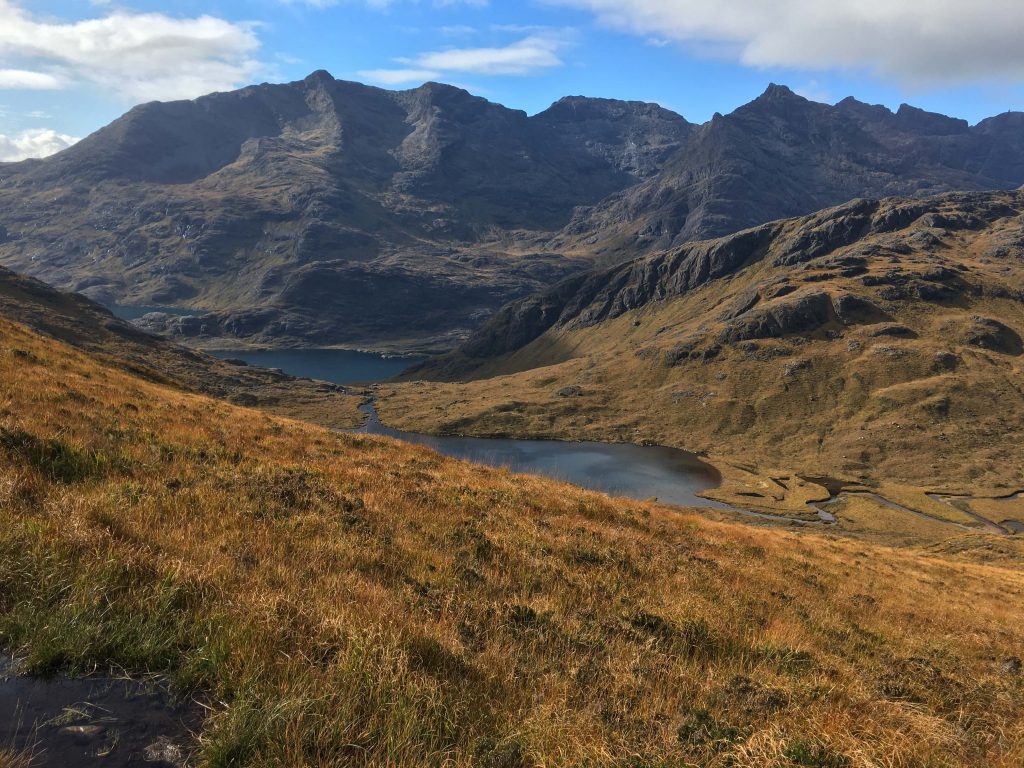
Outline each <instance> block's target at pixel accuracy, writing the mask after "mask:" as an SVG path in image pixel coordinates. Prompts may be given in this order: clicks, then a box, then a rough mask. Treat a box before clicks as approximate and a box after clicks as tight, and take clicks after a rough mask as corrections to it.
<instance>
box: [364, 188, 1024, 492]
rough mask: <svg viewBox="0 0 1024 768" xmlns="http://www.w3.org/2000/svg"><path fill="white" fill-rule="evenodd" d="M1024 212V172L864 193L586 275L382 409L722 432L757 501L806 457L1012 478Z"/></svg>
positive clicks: (964, 482)
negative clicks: (876, 196)
mask: <svg viewBox="0 0 1024 768" xmlns="http://www.w3.org/2000/svg"><path fill="white" fill-rule="evenodd" d="M1022 214H1024V192H1010V193H975V194H966V193H962V194H948V195H944V196H938V197H932V198H927V199H922V200H907V199H899V198H897V199H887V200H883V201H874V200H857V201H854V202H851V203H849V204H847V205H844V206H840V207H838V208H833V209H828V210H825V211H822V212H820V213H817V214H814V215H811V216H808V217H804V218H799V219H790V220H784V221H779V222H774V223H771V224H767V225H763V226H761V227H757V228H754V229H751V230H747V231H744V232H741V233H739V234H736V235H734V236H730V237H726V238H722V239H719V240H711V241H705V242H700V243H696V244H691V245H686V246H682V247H680V248H676V249H672V250H669V251H665V252H660V253H656V254H653V255H651V256H648V257H645V258H641V259H638V260H635V261H631V262H627V263H625V264H622V265H620V266H617V267H614V268H610V269H607V270H603V271H596V272H592V273H589V274H586V275H582V276H580V277H577V278H573V279H570V280H568V281H566V282H564V283H562V284H560V285H559V286H556V287H555V288H553V289H551V290H550V291H548V292H546V293H543V294H540V295H538V296H535V297H531V298H528V299H524V300H522V301H519V302H516V303H513V304H510V305H509V306H507V307H505V308H504V309H503V310H501V311H500V312H499V313H498V314H497V315H496V316H495V318H494V319H493V320H492V321H490V322H489V323H488V324H487V325H486V326H485V327H484V328H483V329H482V330H481V331H480V332H478V333H477V334H476V335H475V336H474V337H472V338H471V339H470V340H469V341H468V342H467V343H466V344H465V345H464V346H463V347H462V348H461V349H460V350H459V351H457V352H455V353H452V354H450V355H448V356H445V357H442V358H439V359H437V360H435V361H432V362H430V363H428V364H426V365H425V366H424V367H422V368H421V369H419V370H417V371H413V372H411V373H410V374H408V376H407V378H408V379H419V380H424V381H418V382H416V383H410V384H403V385H400V386H397V387H388V386H384V387H382V388H381V391H380V394H381V397H382V402H381V407H380V411H381V415H382V418H383V419H384V420H385V421H386V422H388V423H390V424H393V425H394V426H397V427H400V428H403V429H408V430H416V431H437V432H454V433H469V434H488V435H489V434H503V435H520V436H535V437H539V436H554V437H562V438H587V439H600V440H620V441H629V442H653V443H657V444H664V445H671V446H677V447H682V448H686V449H689V450H692V451H697V452H703V453H706V454H709V455H710V456H711V457H712V460H713V461H714V462H715V463H719V464H721V465H723V466H725V465H729V466H732V467H733V468H734V469H735V470H736V473H739V475H738V476H742V477H743V478H745V480H744V482H745V483H746V484H747V485H748V487H747V488H746V489H745V490H744V494H745V497H746V498H745V503H746V504H763V505H767V506H771V505H772V503H773V502H772V497H773V495H777V494H783V493H784V491H782V490H780V489H779V488H778V487H777V485H776V484H775V483H774V482H773V481H772V480H771V479H770V478H771V477H773V476H784V475H786V474H787V473H793V472H799V473H802V474H804V475H805V476H807V475H809V476H817V477H832V478H841V479H843V480H845V481H847V482H850V483H862V484H869V485H874V486H876V487H877V485H878V484H881V483H887V482H897V483H903V484H906V485H909V486H912V487H915V488H917V489H919V490H942V491H951V492H980V493H988V494H995V495H1005V494H1008V493H1012V492H1014V491H1017V490H1019V489H1020V488H1022V487H1024V455H1022V453H1021V451H1020V445H1021V440H1022V438H1024V386H1022V381H1024V377H1022V374H1024V369H1022V365H1024V362H1022V361H1024V355H1022V351H1024V346H1022V341H1021V337H1022V335H1024V215H1022ZM446 382H454V383H446ZM747 472H749V473H751V476H748V475H745V474H744V473H747ZM772 489H774V490H772ZM918 501H919V502H921V503H926V500H925V499H923V497H920V494H918ZM801 504H802V502H801Z"/></svg>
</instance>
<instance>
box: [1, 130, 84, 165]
mask: <svg viewBox="0 0 1024 768" xmlns="http://www.w3.org/2000/svg"><path fill="white" fill-rule="evenodd" d="M78 140H79V139H78V138H77V137H75V136H67V135H66V134H63V133H57V132H56V131H54V130H52V129H50V128H31V129H29V130H27V131H22V132H21V133H16V134H13V135H9V136H8V135H4V134H2V133H0V162H14V161H17V160H27V159H28V158H30V157H47V156H48V155H52V154H54V153H55V152H60V151H61V150H62V149H67V148H68V147H70V146H71V145H72V144H74V143H75V142H77V141H78Z"/></svg>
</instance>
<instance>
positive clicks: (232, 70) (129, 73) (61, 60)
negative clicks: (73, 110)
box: [0, 0, 262, 101]
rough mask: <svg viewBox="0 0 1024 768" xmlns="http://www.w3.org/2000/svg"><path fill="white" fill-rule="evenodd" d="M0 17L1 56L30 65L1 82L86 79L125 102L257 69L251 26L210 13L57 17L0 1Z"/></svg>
mask: <svg viewBox="0 0 1024 768" xmlns="http://www.w3.org/2000/svg"><path fill="white" fill-rule="evenodd" d="M0 18H2V19H3V23H2V24H0V56H3V58H4V59H6V60H17V61H19V62H26V63H28V62H31V63H32V64H33V65H34V66H33V70H31V71H30V70H15V69H12V70H3V72H6V73H8V74H7V80H6V81H5V79H3V76H2V75H0V88H18V87H20V88H25V87H36V88H43V87H47V88H58V87H62V86H68V85H72V84H75V83H80V82H82V81H86V82H91V83H94V84H97V85H100V86H101V87H103V88H105V89H108V90H109V91H111V92H113V93H116V94H118V95H120V96H121V97H123V98H124V99H126V100H130V101H141V100H150V99H177V98H192V97H195V96H199V95H201V94H204V93H209V92H211V91H217V90H225V89H228V88H234V87H237V86H239V85H241V84H243V83H245V82H248V81H250V80H251V79H252V77H253V76H254V75H255V74H256V73H257V72H258V71H259V70H260V69H261V67H262V65H261V64H260V62H259V61H258V60H257V59H256V57H255V54H256V51H257V49H258V48H259V40H258V39H257V36H256V33H255V30H254V27H253V25H251V24H245V23H235V22H230V21H226V20H224V19H221V18H217V17H215V16H198V17H196V18H191V19H187V18H186V19H180V18H172V17H170V16H167V15H164V14H161V13H131V12H127V11H121V10H116V11H112V12H110V13H107V14H105V15H103V16H99V17H97V18H93V19H87V20H84V21H76V22H66V23H62V22H59V21H56V22H55V21H50V20H45V21H44V20H40V19H37V18H36V17H34V16H33V15H32V14H30V13H29V12H28V11H26V10H24V9H23V8H22V7H21V6H19V5H16V4H15V3H14V2H11V0H0ZM5 82H6V84H5ZM33 83H34V84H35V85H34V86H33V85H32V84H33Z"/></svg>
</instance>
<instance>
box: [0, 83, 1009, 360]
mask: <svg viewBox="0 0 1024 768" xmlns="http://www.w3.org/2000/svg"><path fill="white" fill-rule="evenodd" d="M1021 125H1022V122H1021V116H1020V115H1016V114H1007V115H1000V116H999V117H996V118H992V119H991V120H986V121H984V122H983V123H981V124H979V125H978V126H975V127H973V128H972V127H969V126H967V125H966V124H965V123H963V121H958V120H954V119H951V118H946V117H944V116H941V115H932V114H929V113H925V112H921V111H920V110H914V109H912V108H909V107H906V108H903V109H901V110H900V111H899V112H897V113H895V114H894V113H892V112H889V111H888V110H886V109H884V108H881V107H871V106H868V105H864V104H860V103H859V102H856V101H853V100H847V101H844V102H841V103H840V104H838V105H836V106H834V107H831V106H827V105H824V104H815V103H813V102H810V101H807V100H806V99H803V98H801V97H799V96H797V95H795V94H793V93H792V92H791V91H789V90H788V89H786V88H784V87H781V86H772V87H771V88H769V89H768V90H767V91H766V92H765V94H764V95H762V96H761V97H760V98H758V99H756V100H755V101H754V102H752V103H750V104H748V105H746V106H743V107H741V108H740V109H737V110H736V111H735V112H733V113H732V114H730V115H726V116H720V115H719V116H716V117H715V118H714V119H713V120H711V121H710V122H709V123H707V124H705V125H703V126H695V125H692V124H690V123H689V122H687V121H686V120H685V119H684V118H683V117H681V116H680V115H677V114H676V113H674V112H672V111H670V110H667V109H664V108H662V107H660V106H658V105H654V104H645V103H641V102H635V101H616V100H610V99H592V98H584V97H580V96H573V97H567V98H564V99H561V100H559V101H558V102H556V103H555V104H553V105H552V106H551V107H550V108H549V109H547V110H545V111H543V112H541V113H539V114H537V115H533V116H528V115H527V114H525V113H524V112H521V111H519V110H514V109H507V108H506V107H503V106H501V105H499V104H494V103H491V102H489V101H487V100H486V99H482V98H479V97H476V96H473V95H471V94H469V93H467V92H466V91H464V90H462V89H459V88H455V87H452V86H447V85H442V84H438V83H427V84H426V85H423V86H421V87H419V88H414V89H411V90H406V91H388V90H384V89H380V88H374V87H370V86H365V85H361V84H359V83H351V82H344V81H339V80H336V79H335V78H333V77H332V76H331V75H329V74H328V73H326V72H323V71H318V72H314V73H313V74H311V75H310V76H309V77H307V78H305V79H304V80H301V81H298V82H294V83H286V84H279V85H267V84H264V85H258V86H252V87H249V88H244V89H242V90H239V91H235V92H232V93H219V94H212V95H210V96H206V97H203V98H200V99H196V100H195V101H183V102H173V103H151V104H144V105H141V106H139V107H136V108H134V109H132V110H131V111H129V112H128V113H127V114H125V115H124V116H123V117H121V118H120V119H118V120H116V121H115V122H113V123H112V124H110V125H109V126H107V127H105V128H103V129H101V130H99V131H97V132H96V133H95V134H93V135H92V136H89V137H88V138H86V139H85V140H83V141H82V142H80V143H79V144H77V145H75V146H74V147H72V148H70V149H68V150H66V151H65V152H62V153H59V154H58V155H56V156H54V157H52V158H48V159H46V160H42V161H38V160H33V161H26V162H24V163H18V164H4V165H3V169H2V171H0V262H2V263H4V264H6V265H8V266H11V267H13V268H15V269H17V270H19V271H23V272H26V273H29V274H32V275H34V276H36V277H39V278H41V279H44V280H46V281H48V282H50V283H51V284H54V285H56V286H58V287H60V288H64V289H68V290H74V291H83V292H85V293H86V294H87V295H89V296H90V297H91V298H94V299H97V300H100V301H104V302H107V303H117V304H136V305H147V306H148V305H163V306H167V307H172V308H174V307H177V308H191V309H195V310H196V314H197V315H202V316H204V318H205V319H204V322H203V323H201V324H200V327H199V330H198V332H197V329H196V327H195V323H194V322H193V323H184V322H180V321H174V322H171V323H169V324H168V325H167V327H168V328H169V329H171V330H173V331H181V332H182V333H186V334H188V335H187V338H189V339H196V338H205V336H204V332H203V331H202V330H201V329H202V327H205V328H206V332H205V333H206V334H207V335H209V334H222V335H224V336H226V337H232V336H235V335H237V336H238V337H239V338H240V339H242V340H244V341H247V342H257V343H261V344H283V343H306V344H310V343H314V344H324V343H330V344H350V345H354V346H364V347H378V348H384V347H390V348H395V346H403V347H405V348H407V349H408V348H410V347H411V346H412V347H419V348H431V349H437V348H443V347H450V346H451V345H452V344H454V343H456V342H457V341H458V340H460V339H464V338H465V337H466V336H467V335H468V334H470V332H472V331H473V330H475V329H477V328H479V326H480V325H481V324H482V322H483V320H484V319H486V318H487V317H489V316H491V315H492V314H493V313H494V312H495V311H496V310H497V309H498V308H499V307H501V306H502V305H503V304H505V303H506V302H508V301H510V300H513V299H516V298H519V297H523V296H526V295H529V294H531V293H535V292H537V291H541V290H543V289H546V288H548V287H550V286H552V285H554V284H555V283H557V282H559V281H560V280H563V279H565V278H567V277H570V276H572V275H574V274H578V273H580V272H582V271H583V270H585V269H587V268H589V267H591V266H593V265H594V264H595V263H597V264H608V265H613V264H617V263H622V262H625V261H629V260H630V259H634V258H635V257H637V256H638V255H642V254H645V253H652V254H653V253H660V252H662V251H664V252H668V253H670V254H673V255H672V256H670V257H668V258H666V259H664V260H662V261H661V262H659V263H653V262H652V263H650V264H645V265H642V266H640V267H638V268H636V269H638V270H639V273H638V272H637V271H635V270H634V267H630V268H629V269H628V270H626V271H625V272H621V273H617V275H616V276H614V278H613V282H614V281H618V283H617V284H615V285H611V284H591V283H589V282H587V283H586V285H584V286H583V290H584V293H585V294H586V300H585V302H583V304H581V305H580V308H581V312H580V313H575V312H574V311H573V310H571V309H570V313H571V314H573V315H574V316H575V315H577V314H578V315H579V316H580V318H579V319H580V322H582V323H587V322H598V321H600V320H601V319H604V318H608V317H614V316H615V315H616V314H619V313H621V312H623V311H628V310H629V309H630V308H632V307H636V306H641V305H642V304H643V303H645V302H646V301H648V300H650V299H652V298H657V297H658V296H670V295H674V294H675V293H678V292H679V291H684V290H690V289H692V287H693V286H695V285H699V284H701V282H702V281H704V280H706V279H707V277H708V276H712V277H713V276H715V275H721V274H724V273H727V272H728V270H729V269H733V268H735V267H736V266H737V265H738V264H741V263H742V262H743V261H744V259H748V258H749V257H751V254H752V253H753V252H754V251H756V247H753V246H751V244H750V242H749V239H750V238H751V237H757V236H755V235H750V234H747V235H745V238H746V239H745V240H739V241H730V242H728V243H725V242H723V243H718V244H716V245H714V246H708V248H707V252H706V253H704V254H703V255H698V254H697V252H696V251H694V250H690V249H686V248H684V246H686V245H687V244H688V243H691V242H695V241H698V240H700V239H702V238H706V237H712V236H724V235H726V234H728V233H733V232H737V231H739V230H742V229H743V228H745V227H747V228H756V227H759V226H761V225H763V223H764V222H767V221H771V220H774V219H778V218H779V217H782V216H790V215H798V214H804V213H807V212H810V211H813V210H817V209H820V208H822V207H825V206H829V205H835V204H839V203H843V202H845V201H848V200H851V199H854V198H863V197H865V196H871V197H877V196H881V195H888V194H900V195H916V194H918V193H920V192H923V191H926V190H927V191H938V190H943V189H953V188H958V189H988V188H1000V187H1016V186H1019V185H1020V184H1021V183H1022V182H1024V139H1022V138H1021V136H1022V135H1024V134H1022V132H1021V130H1020V127H1021ZM933 213H934V212H933ZM921 215H923V210H919V204H918V203H917V202H916V201H914V200H908V201H905V202H904V203H903V204H902V206H901V207H893V206H886V207H885V208H884V210H883V209H879V208H878V204H877V203H873V202H872V201H870V200H863V199H857V200H854V202H852V203H850V204H849V205H848V206H846V207H845V208H844V210H843V212H842V213H841V214H840V213H835V212H833V213H830V214H829V215H828V216H827V217H826V218H824V219H822V220H821V221H818V222H817V223H815V224H810V223H809V224H808V226H807V227H805V228H804V229H802V230H800V231H799V232H795V233H793V234H792V237H793V240H792V242H790V243H789V244H788V245H787V247H785V248H782V247H781V246H780V247H779V248H778V249H776V251H775V252H774V253H773V257H774V258H777V259H779V260H780V263H783V264H805V263H809V262H816V260H818V259H820V258H821V257H823V256H826V255H828V254H829V253H832V252H835V251H836V250H838V249H843V248H846V247H847V246H848V245H849V244H850V243H852V242H855V241H857V239H858V238H859V237H861V236H863V235H864V234H865V233H872V232H881V231H899V230H900V229H902V228H904V227H905V226H907V224H908V222H911V221H916V220H918V219H919V218H920V216H921ZM986 221H987V219H986V218H985V216H984V215H982V214H981V213H978V212H975V213H973V214H972V215H971V216H967V217H959V218H958V217H957V216H953V215H950V214H949V213H944V214H942V215H941V216H939V215H936V216H933V218H932V219H931V220H930V221H929V226H928V228H926V229H922V231H921V232H920V233H919V237H920V238H922V242H925V241H927V242H931V243H932V244H934V242H936V241H937V240H938V239H941V234H940V233H941V232H949V231H966V230H967V229H970V228H972V227H978V226H984V224H985V222H986ZM764 234H765V233H764V232H762V233H761V235H764ZM769 234H770V233H769ZM701 247H703V246H701ZM992 247H993V249H1002V250H1005V251H1006V252H1017V251H1019V250H1021V247H1022V246H1021V245H1020V244H1014V243H1008V244H1002V243H998V244H997V243H993V245H992ZM730 248H734V249H736V250H735V252H730V250H729V249H730ZM1015 249H1016V250H1015ZM581 257H582V258H581ZM848 258H849V259H852V260H851V261H849V262H848V263H843V264H840V263H835V264H831V265H817V267H816V268H817V269H818V270H819V271H818V272H817V276H818V277H819V278H822V276H823V275H825V273H826V269H827V270H828V271H830V272H831V273H840V274H850V273H852V272H856V271H857V270H859V269H862V266H861V265H859V264H858V263H857V262H856V256H852V255H851V256H848ZM673 259H675V261H673ZM641 273H642V274H641ZM666 275H667V277H666ZM940 282H941V281H940ZM936 285H938V284H933V285H931V286H929V285H924V284H921V285H917V284H915V285H902V286H897V285H894V286H893V292H894V293H895V292H899V291H909V292H911V293H913V292H915V291H916V292H920V293H922V294H926V293H929V292H930V295H932V296H933V297H934V298H935V300H938V301H942V300H946V299H945V296H946V295H947V294H946V293H945V291H946V289H947V288H948V287H949V286H948V285H947V284H943V285H945V286H946V287H943V285H938V287H936ZM762 298H769V297H768V296H767V294H766V295H765V296H763V297H762ZM584 304H585V305H586V306H584ZM584 309H585V310H586V312H582V310H584ZM549 316H550V312H549V311H547V310H544V311H541V312H540V314H539V315H538V318H539V319H537V318H534V312H533V311H531V312H526V311H524V313H523V314H522V317H521V318H520V320H522V321H523V322H524V323H525V324H527V325H531V326H533V325H536V327H540V326H542V325H543V323H544V322H546V321H547V319H548V318H549ZM504 322H505V323H506V324H507V323H508V318H505V319H504ZM537 323H539V325H537ZM196 332H197V333H198V335H196ZM527 335H528V334H527ZM513 336H516V334H513Z"/></svg>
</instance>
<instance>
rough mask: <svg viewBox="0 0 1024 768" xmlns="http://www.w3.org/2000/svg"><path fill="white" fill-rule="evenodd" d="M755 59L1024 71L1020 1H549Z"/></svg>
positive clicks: (924, 71) (922, 71)
mask: <svg viewBox="0 0 1024 768" xmlns="http://www.w3.org/2000/svg"><path fill="white" fill-rule="evenodd" d="M548 2H551V3H554V4H559V5H566V6H573V7H576V8H582V9H586V10H590V11H593V12H594V13H596V14H597V15H598V17H599V19H600V20H601V21H603V22H604V23H606V24H609V25H612V26H614V27H618V28H620V29H625V30H629V31H631V32H634V33H636V34H638V35H643V36H645V37H646V36H650V35H656V36H657V37H658V38H668V39H672V40H675V41H677V42H680V43H684V44H688V45H692V46H695V47H696V48H697V49H698V50H703V51H707V50H714V51H716V52H717V53H718V54H720V55H721V54H725V55H729V56H732V57H735V58H736V59H737V60H739V61H740V62H742V63H744V64H747V65H751V66H759V67H793V68H799V69H831V68H856V69H860V68H863V69H868V70H871V71H874V72H876V73H877V74H879V75H883V76H888V77H893V78H895V79H898V80H900V81H902V82H905V83H911V84H941V83H962V82H969V81H976V80H981V79H989V78H998V79H1009V80H1016V79H1020V78H1022V77H1024V45H1022V44H1021V34H1020V31H1021V30H1022V29H1024V2H1021V0H971V2H964V0H896V1H895V2H894V0H828V2H823V0H774V1H773V2H766V0H717V2H714V3H712V2H707V0H548Z"/></svg>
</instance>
